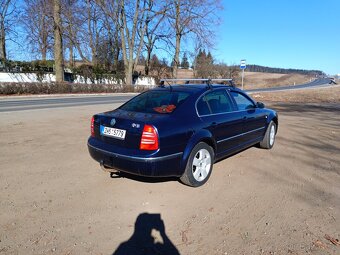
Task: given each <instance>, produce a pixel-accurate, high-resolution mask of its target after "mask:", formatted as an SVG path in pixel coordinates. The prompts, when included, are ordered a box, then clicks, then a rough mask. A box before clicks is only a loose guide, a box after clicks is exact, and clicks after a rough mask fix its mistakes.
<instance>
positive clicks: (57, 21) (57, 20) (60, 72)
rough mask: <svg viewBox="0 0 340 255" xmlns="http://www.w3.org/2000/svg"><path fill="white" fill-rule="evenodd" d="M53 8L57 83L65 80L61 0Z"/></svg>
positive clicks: (55, 2)
mask: <svg viewBox="0 0 340 255" xmlns="http://www.w3.org/2000/svg"><path fill="white" fill-rule="evenodd" d="M53 7H54V8H53V18H54V62H55V76H56V81H57V82H62V81H63V80H64V57H63V38H62V23H61V2H60V0H54V2H53Z"/></svg>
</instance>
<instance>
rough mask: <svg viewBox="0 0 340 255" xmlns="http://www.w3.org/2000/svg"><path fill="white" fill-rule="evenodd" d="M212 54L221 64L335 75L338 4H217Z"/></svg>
mask: <svg viewBox="0 0 340 255" xmlns="http://www.w3.org/2000/svg"><path fill="white" fill-rule="evenodd" d="M222 3H223V6H224V10H223V12H222V24H221V26H220V27H219V29H218V33H217V35H218V37H217V38H216V41H217V44H216V45H215V50H213V51H212V52H213V55H214V56H215V58H216V59H217V60H219V61H223V62H225V63H227V64H231V63H236V64H239V62H240V60H241V59H246V60H247V64H258V65H264V66H270V67H282V68H298V69H317V70H322V71H324V72H325V73H327V74H338V73H340V0H222Z"/></svg>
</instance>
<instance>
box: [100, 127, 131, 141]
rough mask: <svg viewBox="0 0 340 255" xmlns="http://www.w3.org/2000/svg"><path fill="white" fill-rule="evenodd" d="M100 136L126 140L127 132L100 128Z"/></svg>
mask: <svg viewBox="0 0 340 255" xmlns="http://www.w3.org/2000/svg"><path fill="white" fill-rule="evenodd" d="M100 134H102V135H105V136H109V137H114V138H118V139H121V140H124V139H125V135H126V130H124V129H118V128H110V127H104V126H100Z"/></svg>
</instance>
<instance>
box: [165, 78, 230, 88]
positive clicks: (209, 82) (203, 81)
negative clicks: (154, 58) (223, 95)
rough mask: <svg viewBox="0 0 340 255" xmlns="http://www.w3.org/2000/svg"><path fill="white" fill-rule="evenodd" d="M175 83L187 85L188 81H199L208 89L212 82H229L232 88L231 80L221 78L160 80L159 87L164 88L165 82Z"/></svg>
mask: <svg viewBox="0 0 340 255" xmlns="http://www.w3.org/2000/svg"><path fill="white" fill-rule="evenodd" d="M176 81H185V84H189V83H190V81H201V82H202V83H206V84H207V85H208V86H209V88H211V84H212V82H229V84H230V85H231V86H233V87H234V83H233V79H230V78H228V79H223V78H221V79H208V78H205V79H201V78H187V79H172V78H171V79H161V80H160V86H161V87H164V82H167V83H168V84H169V85H170V83H169V82H176Z"/></svg>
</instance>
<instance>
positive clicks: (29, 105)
mask: <svg viewBox="0 0 340 255" xmlns="http://www.w3.org/2000/svg"><path fill="white" fill-rule="evenodd" d="M329 83H330V79H327V78H324V79H317V80H315V81H312V82H310V83H307V84H301V85H294V86H284V87H275V88H265V89H254V90H247V92H249V93H252V92H265V91H268V92H269V91H278V90H289V89H303V88H311V87H318V86H319V87H323V86H328V85H329ZM133 96H134V94H126V95H124V94H118V95H94V96H92V95H90V96H82V95H76V96H60V97H51V98H37V97H25V98H15V99H0V112H13V111H24V110H35V109H48V108H63V107H74V106H86V105H100V104H114V103H124V102H126V101H127V100H129V99H130V98H132V97H133Z"/></svg>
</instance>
